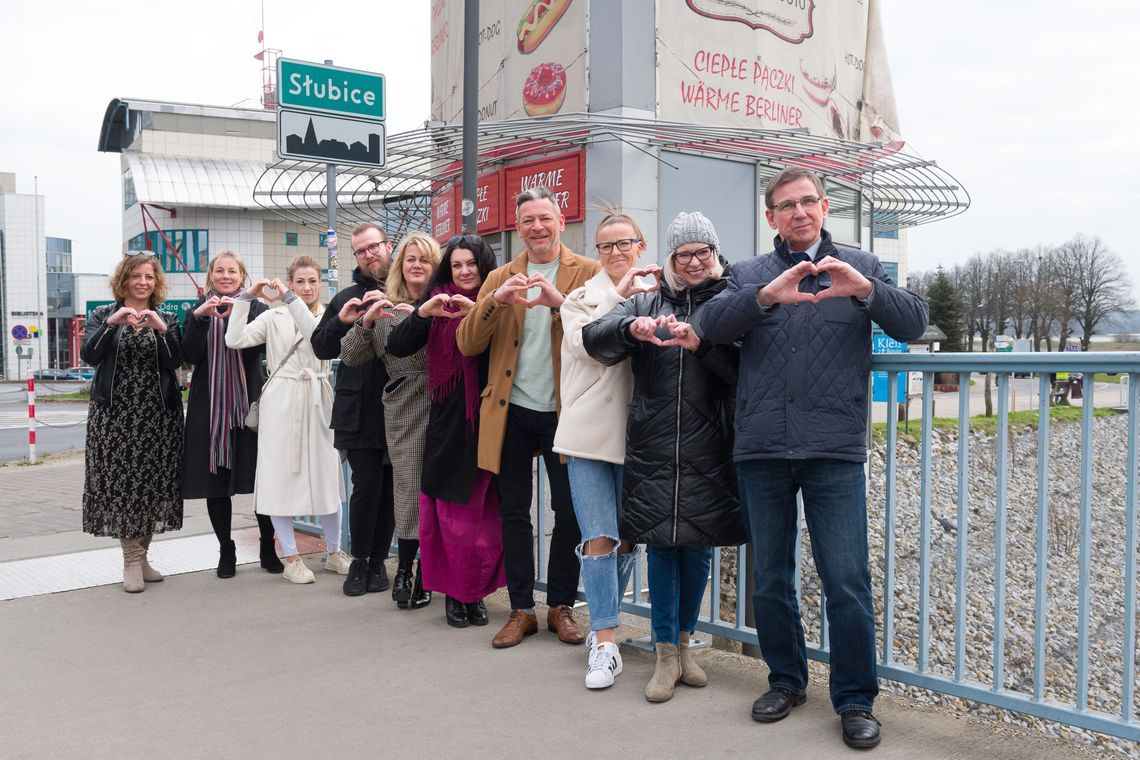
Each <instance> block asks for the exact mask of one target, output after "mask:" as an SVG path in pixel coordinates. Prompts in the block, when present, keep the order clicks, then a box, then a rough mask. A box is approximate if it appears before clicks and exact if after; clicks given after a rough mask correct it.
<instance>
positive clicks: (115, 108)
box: [99, 98, 343, 308]
mask: <svg viewBox="0 0 1140 760" xmlns="http://www.w3.org/2000/svg"><path fill="white" fill-rule="evenodd" d="M275 119H276V113H275V112H274V111H265V110H261V109H249V108H222V107H216V106H203V105H191V104H185V103H164V102H158V101H153V100H140V99H135V98H128V99H115V100H112V101H111V103H110V104H109V105H108V107H107V112H106V115H105V117H104V119H103V125H102V129H101V130H100V135H99V150H100V151H104V152H109V153H118V154H120V167H121V171H122V202H123V250H124V251H126V250H152V251H155V252H156V253H157V254H158V255H159V258H160V261H161V263H162V267H163V269H164V271H165V272H166V273H167V275H168V278H169V280H170V284H171V289H170V293H169V294H168V301H170V302H171V306H179V307H181V308H185V306H186V305H187V304H188V303H190V302H192V300H193V299H196V298H197V296H198V293H199V289H200V288H204V287H205V283H206V268H207V263H208V261H209V259H210V257H211V256H212V255H213V254H216V253H218V252H219V251H222V250H226V249H229V250H234V251H237V252H238V253H240V254H241V256H242V258H243V259H244V260H245V263H246V267H247V268H248V269H249V271H250V275H251V276H252V277H254V278H255V279H256V278H259V277H277V276H281V277H284V274H285V270H286V267H287V265H288V262H289V261H290V260H291V259H292V258H293V257H294V256H296V255H298V254H302V253H303V254H308V255H310V256H313V257H314V258H315V259H316V260H317V261H318V262H324V261H325V260H326V258H327V253H326V249H325V247H324V237H325V234H324V233H325V227H324V225H323V224H321V225H314V226H308V227H307V226H305V225H301V224H297V223H294V222H289V221H285V220H284V219H282V218H281V217H280V216H278V215H277V214H275V213H273V212H271V211H268V210H266V209H265V208H262V207H261V206H259V205H258V204H257V203H256V202H255V201H254V193H253V191H254V186H255V185H256V184H257V181H258V178H259V177H261V175H262V174H263V173H264V172H265V171H266V167H267V165H268V164H270V163H272V162H273V161H274V160H275V159H274V155H273V153H274V148H275V146H276V141H277V132H276V122H275ZM342 235H343V231H342Z"/></svg>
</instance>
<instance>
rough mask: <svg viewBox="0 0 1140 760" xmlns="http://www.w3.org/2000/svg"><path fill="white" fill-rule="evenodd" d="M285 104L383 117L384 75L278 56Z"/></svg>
mask: <svg viewBox="0 0 1140 760" xmlns="http://www.w3.org/2000/svg"><path fill="white" fill-rule="evenodd" d="M277 87H278V91H277V103H278V105H279V106H280V107H281V108H293V109H297V110H299V111H317V112H320V113H330V114H335V115H338V116H355V117H357V118H360V119H374V120H376V121H383V120H384V117H385V116H386V109H385V108H384V75H383V74H376V73H373V72H371V71H358V70H357V69H346V68H343V67H341V66H329V65H326V64H322V63H309V62H307V61H298V60H294V59H292V58H279V59H277Z"/></svg>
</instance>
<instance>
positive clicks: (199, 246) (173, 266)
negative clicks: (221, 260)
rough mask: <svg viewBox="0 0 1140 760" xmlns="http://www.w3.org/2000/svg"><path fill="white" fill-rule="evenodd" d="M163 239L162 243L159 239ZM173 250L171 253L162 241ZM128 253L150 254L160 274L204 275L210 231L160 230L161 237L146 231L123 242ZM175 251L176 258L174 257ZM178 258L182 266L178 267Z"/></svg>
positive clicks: (153, 232)
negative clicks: (155, 257) (148, 252)
mask: <svg viewBox="0 0 1140 760" xmlns="http://www.w3.org/2000/svg"><path fill="white" fill-rule="evenodd" d="M163 235H165V237H166V239H165V240H164V239H163ZM167 240H169V241H170V244H171V245H172V246H174V250H173V251H172V250H171V249H170V247H169V246H167V244H166V241H167ZM127 250H129V251H154V252H155V253H157V254H158V258H159V263H160V264H161V265H162V270H163V271H164V272H182V271H185V270H184V269H183V267H182V263H184V264H185V265H186V270H189V271H191V272H205V271H206V266H207V265H208V264H209V261H210V231H209V230H163V231H162V233H161V234H159V233H158V232H157V231H154V230H152V231H150V232H147V233H144V234H142V235H135V236H134V237H133V238H131V239H130V240H128V241H127ZM175 251H177V255H175ZM179 258H181V259H182V263H179V261H178V260H179Z"/></svg>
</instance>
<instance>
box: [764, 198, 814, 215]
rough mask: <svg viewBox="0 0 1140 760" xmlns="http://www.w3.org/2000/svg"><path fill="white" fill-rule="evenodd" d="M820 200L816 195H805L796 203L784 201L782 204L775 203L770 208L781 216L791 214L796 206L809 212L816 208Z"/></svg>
mask: <svg viewBox="0 0 1140 760" xmlns="http://www.w3.org/2000/svg"><path fill="white" fill-rule="evenodd" d="M821 200H823V199H822V198H820V197H819V196H818V195H807V196H804V197H803V198H800V199H799V200H798V201H784V202H783V203H777V204H776V205H775V206H773V207H772V208H774V209H775V210H776V211H779V212H780V213H781V214H791V213H792V212H794V211H795V210H796V206H802V207H803V209H804V211H809V210H811V209H813V208H815V207H816V206H818V205H819V202H820V201H821Z"/></svg>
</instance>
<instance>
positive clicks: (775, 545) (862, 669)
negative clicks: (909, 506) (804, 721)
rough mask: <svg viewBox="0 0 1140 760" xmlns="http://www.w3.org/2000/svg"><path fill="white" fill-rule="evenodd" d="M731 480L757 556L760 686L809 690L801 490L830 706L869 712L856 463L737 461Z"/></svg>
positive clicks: (863, 521) (866, 603) (872, 686)
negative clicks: (800, 581)
mask: <svg viewBox="0 0 1140 760" xmlns="http://www.w3.org/2000/svg"><path fill="white" fill-rule="evenodd" d="M736 476H737V481H738V483H739V485H740V504H741V507H742V508H743V509H744V512H745V517H746V519H747V520H748V529H749V534H750V536H751V540H752V549H753V553H754V556H755V558H756V559H755V575H756V593H755V595H754V596H753V604H754V605H755V612H756V634H757V639H759V642H760V651H761V653H762V654H763V655H764V661H765V662H767V663H768V669H769V675H768V684H769V686H770V687H771V688H776V687H779V688H782V689H787V690H788V691H791V692H794V693H796V694H803V693H804V692H805V691H806V689H807V684H808V668H807V649H806V647H805V645H804V629H803V624H802V622H801V621H800V609H799V603H798V601H797V600H796V585H795V567H796V556H795V548H796V531H797V529H798V527H797V525H796V518H797V515H796V492H797V491H800V492H802V493H803V500H804V516H805V518H806V519H807V526H808V534H809V536H810V537H811V552H812V557H813V558H814V559H815V567H816V570H817V571H818V573H819V578H820V581H821V582H822V583H823V592H824V594H825V595H826V596H827V619H828V623H829V625H830V636H829V639H830V643H831V653H830V663H831V682H830V686H831V704H832V707H834V708H835V712H837V713H839V714H840V715H842V714H843V713H845V712H850V711H853V710H867V711H870V710H871V706H872V705H873V704H874V701H875V696H876V695H878V693H879V682H878V675H877V673H876V670H875V610H874V606H873V605H872V602H871V573H870V571H869V570H868V568H867V497H866V476H865V475H864V472H863V465H862V464H861V463H859V462H843V461H840V460H837V459H812V460H783V459H760V460H752V461H745V462H737V463H736Z"/></svg>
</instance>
